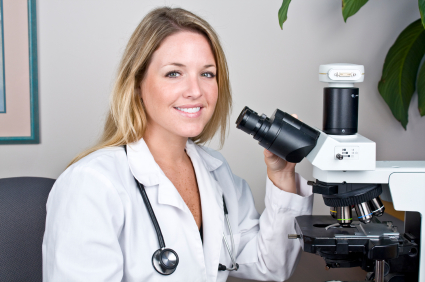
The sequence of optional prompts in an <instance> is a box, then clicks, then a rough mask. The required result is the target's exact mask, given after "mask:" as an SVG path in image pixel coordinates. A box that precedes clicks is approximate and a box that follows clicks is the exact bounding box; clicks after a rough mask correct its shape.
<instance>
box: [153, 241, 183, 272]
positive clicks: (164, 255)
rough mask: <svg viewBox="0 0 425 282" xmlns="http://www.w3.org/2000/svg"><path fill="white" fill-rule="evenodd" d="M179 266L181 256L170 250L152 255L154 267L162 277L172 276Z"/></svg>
mask: <svg viewBox="0 0 425 282" xmlns="http://www.w3.org/2000/svg"><path fill="white" fill-rule="evenodd" d="M178 264H179V256H178V255H177V253H176V252H175V251H174V250H172V249H169V248H163V249H158V250H157V251H156V252H155V253H153V255H152V265H153V267H154V268H155V270H156V271H157V272H158V273H159V274H162V275H170V274H172V273H173V272H174V271H175V270H176V268H177V265H178Z"/></svg>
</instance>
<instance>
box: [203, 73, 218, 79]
mask: <svg viewBox="0 0 425 282" xmlns="http://www.w3.org/2000/svg"><path fill="white" fill-rule="evenodd" d="M202 76H204V77H208V78H214V77H215V74H214V73H212V72H204V73H203V74H202Z"/></svg>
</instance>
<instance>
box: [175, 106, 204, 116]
mask: <svg viewBox="0 0 425 282" xmlns="http://www.w3.org/2000/svg"><path fill="white" fill-rule="evenodd" d="M176 109H177V110H179V111H182V112H185V113H189V114H193V113H197V112H199V111H200V110H201V107H194V108H179V107H176Z"/></svg>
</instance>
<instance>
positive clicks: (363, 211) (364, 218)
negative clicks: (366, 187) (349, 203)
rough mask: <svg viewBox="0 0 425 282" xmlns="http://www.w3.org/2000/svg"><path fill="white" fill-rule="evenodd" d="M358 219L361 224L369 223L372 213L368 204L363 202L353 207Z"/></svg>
mask: <svg viewBox="0 0 425 282" xmlns="http://www.w3.org/2000/svg"><path fill="white" fill-rule="evenodd" d="M355 208H356V213H357V216H358V219H359V221H360V222H362V223H370V222H371V220H372V217H373V213H372V211H371V209H370V206H369V204H368V202H363V203H361V204H358V205H356V206H355Z"/></svg>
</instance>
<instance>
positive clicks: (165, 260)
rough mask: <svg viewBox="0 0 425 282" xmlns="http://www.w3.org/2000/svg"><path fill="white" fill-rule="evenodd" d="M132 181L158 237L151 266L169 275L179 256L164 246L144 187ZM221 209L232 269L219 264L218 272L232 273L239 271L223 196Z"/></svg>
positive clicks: (174, 268) (125, 147) (224, 236)
mask: <svg viewBox="0 0 425 282" xmlns="http://www.w3.org/2000/svg"><path fill="white" fill-rule="evenodd" d="M124 150H125V153H126V154H127V145H125V146H124ZM133 178H134V180H135V181H136V184H137V187H139V191H140V194H141V195H142V199H143V202H144V203H145V206H146V209H147V210H148V213H149V217H150V218H151V221H152V224H153V226H154V228H155V232H156V235H157V237H158V242H159V249H158V250H156V251H155V252H154V253H153V255H152V265H153V268H154V269H155V270H156V271H157V272H158V273H159V274H162V275H170V274H172V273H173V272H174V271H175V270H176V268H177V265H178V264H179V256H178V255H177V253H176V252H175V251H174V250H173V249H170V248H167V247H166V246H165V241H164V237H163V236H162V232H161V228H160V227H159V224H158V220H157V219H156V216H155V213H154V211H153V209H152V206H151V203H150V201H149V198H148V195H147V194H146V190H145V186H143V184H142V183H140V182H139V181H138V180H137V179H136V177H134V175H133ZM223 209H224V216H225V218H226V222H227V227H228V228H229V233H230V238H231V240H230V241H231V243H232V248H231V250H230V247H229V244H228V242H227V239H226V235H225V234H224V232H223V242H224V244H225V245H226V249H227V252H228V253H229V255H230V258H231V260H232V267H230V268H229V267H227V266H225V265H223V264H221V263H219V265H218V270H219V271H226V270H228V271H233V270H235V271H236V270H238V269H239V265H238V264H237V263H236V260H235V257H234V256H233V254H234V251H235V250H234V246H235V242H234V240H233V234H232V228H231V227H230V221H229V216H228V212H227V207H226V202H225V201H224V196H223Z"/></svg>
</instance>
